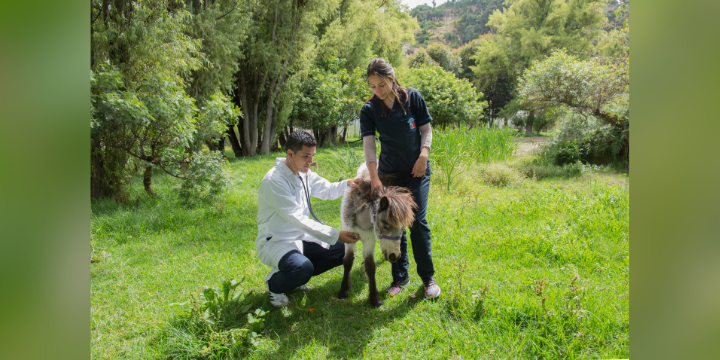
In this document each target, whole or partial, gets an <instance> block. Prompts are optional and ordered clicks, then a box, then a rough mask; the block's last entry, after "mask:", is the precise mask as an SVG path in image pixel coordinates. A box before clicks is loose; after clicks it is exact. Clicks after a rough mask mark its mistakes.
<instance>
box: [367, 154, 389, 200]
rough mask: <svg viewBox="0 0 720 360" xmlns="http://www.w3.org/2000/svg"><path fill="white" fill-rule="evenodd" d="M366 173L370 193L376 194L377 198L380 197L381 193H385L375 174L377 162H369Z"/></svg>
mask: <svg viewBox="0 0 720 360" xmlns="http://www.w3.org/2000/svg"><path fill="white" fill-rule="evenodd" d="M367 168H368V172H369V173H370V193H371V194H376V193H378V194H379V196H381V195H382V193H383V192H384V191H385V188H383V184H382V182H381V181H380V177H379V176H378V173H377V162H375V161H371V162H369V163H368V164H367Z"/></svg>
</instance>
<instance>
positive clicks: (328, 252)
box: [267, 240, 345, 294]
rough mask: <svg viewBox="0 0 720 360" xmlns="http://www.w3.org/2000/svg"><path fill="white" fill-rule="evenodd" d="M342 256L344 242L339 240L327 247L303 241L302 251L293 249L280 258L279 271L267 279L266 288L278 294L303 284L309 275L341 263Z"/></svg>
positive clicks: (343, 253) (322, 271) (308, 279)
mask: <svg viewBox="0 0 720 360" xmlns="http://www.w3.org/2000/svg"><path fill="white" fill-rule="evenodd" d="M344 256H345V244H344V243H342V242H341V241H340V240H338V242H337V243H335V245H333V246H330V248H329V249H325V248H323V247H322V246H320V245H319V244H316V243H314V242H308V241H303V253H300V252H299V251H297V250H293V251H290V252H289V253H287V254H285V255H284V256H283V257H282V258H280V262H278V270H280V271H279V272H276V273H275V274H273V276H272V277H271V278H270V280H268V282H267V284H268V289H269V290H270V291H271V292H274V293H276V294H280V293H285V292H288V291H290V290H292V289H294V288H296V287H298V286H300V285H305V284H306V283H307V282H308V281H310V278H311V277H313V276H315V275H320V274H322V273H324V272H326V271H328V270H330V269H332V268H334V267H336V266H339V265H342V263H343V257H344Z"/></svg>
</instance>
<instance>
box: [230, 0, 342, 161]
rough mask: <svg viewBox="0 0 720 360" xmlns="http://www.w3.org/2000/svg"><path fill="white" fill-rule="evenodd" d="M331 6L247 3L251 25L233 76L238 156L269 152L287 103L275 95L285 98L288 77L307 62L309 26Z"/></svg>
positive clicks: (327, 2) (300, 0) (303, 0)
mask: <svg viewBox="0 0 720 360" xmlns="http://www.w3.org/2000/svg"><path fill="white" fill-rule="evenodd" d="M335 5H336V3H335V2H334V1H331V0H317V1H308V0H296V1H290V2H288V1H279V0H277V1H274V2H273V1H260V2H257V3H254V4H252V5H251V8H252V11H251V12H250V14H249V16H250V18H251V19H250V21H251V27H250V31H249V32H248V37H247V38H246V39H245V40H244V41H243V42H242V45H241V46H242V47H243V49H244V55H245V56H244V57H243V58H242V59H240V62H239V71H238V72H237V74H236V76H235V79H236V82H235V98H234V101H235V102H236V104H241V105H242V108H243V113H244V116H243V117H242V118H241V121H240V123H239V124H238V127H239V130H240V142H241V145H242V150H243V155H249V156H252V155H255V153H256V151H257V149H258V147H259V148H260V152H261V153H263V154H266V153H268V152H270V147H271V143H272V142H273V140H274V137H275V133H276V131H277V127H278V124H279V123H280V119H279V115H280V114H281V113H282V109H283V108H285V107H286V106H287V104H285V103H280V100H288V99H289V97H284V96H281V95H282V94H283V91H284V90H285V88H286V85H287V84H288V82H289V81H290V78H291V77H293V76H294V75H295V74H297V73H298V72H299V71H301V70H302V69H303V68H305V67H307V66H308V65H309V64H310V62H311V60H312V58H313V55H314V54H313V53H312V45H313V41H314V29H315V26H316V25H317V24H319V23H320V22H321V21H322V20H323V19H324V18H326V17H328V16H329V14H330V12H331V11H333V10H334V6H335ZM261 116H262V117H264V120H262V121H260V120H259V119H260V117H261ZM259 139H260V142H258V140H259Z"/></svg>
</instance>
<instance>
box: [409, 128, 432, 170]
mask: <svg viewBox="0 0 720 360" xmlns="http://www.w3.org/2000/svg"><path fill="white" fill-rule="evenodd" d="M431 145H432V128H430V123H427V124H425V125H423V126H421V127H420V146H421V148H420V156H418V159H417V161H416V162H415V166H414V167H413V171H412V174H413V177H423V176H424V175H425V171H426V170H427V159H428V153H429V152H430V146H431Z"/></svg>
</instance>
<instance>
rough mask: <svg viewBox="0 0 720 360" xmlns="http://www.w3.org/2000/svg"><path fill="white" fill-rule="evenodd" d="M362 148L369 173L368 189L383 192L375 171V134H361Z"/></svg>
mask: <svg viewBox="0 0 720 360" xmlns="http://www.w3.org/2000/svg"><path fill="white" fill-rule="evenodd" d="M363 150H364V152H365V164H366V165H367V168H368V172H369V173H370V191H372V192H373V193H374V192H375V191H380V193H382V192H383V186H382V182H380V177H379V176H378V172H377V159H376V156H377V151H376V150H375V135H367V136H363Z"/></svg>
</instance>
